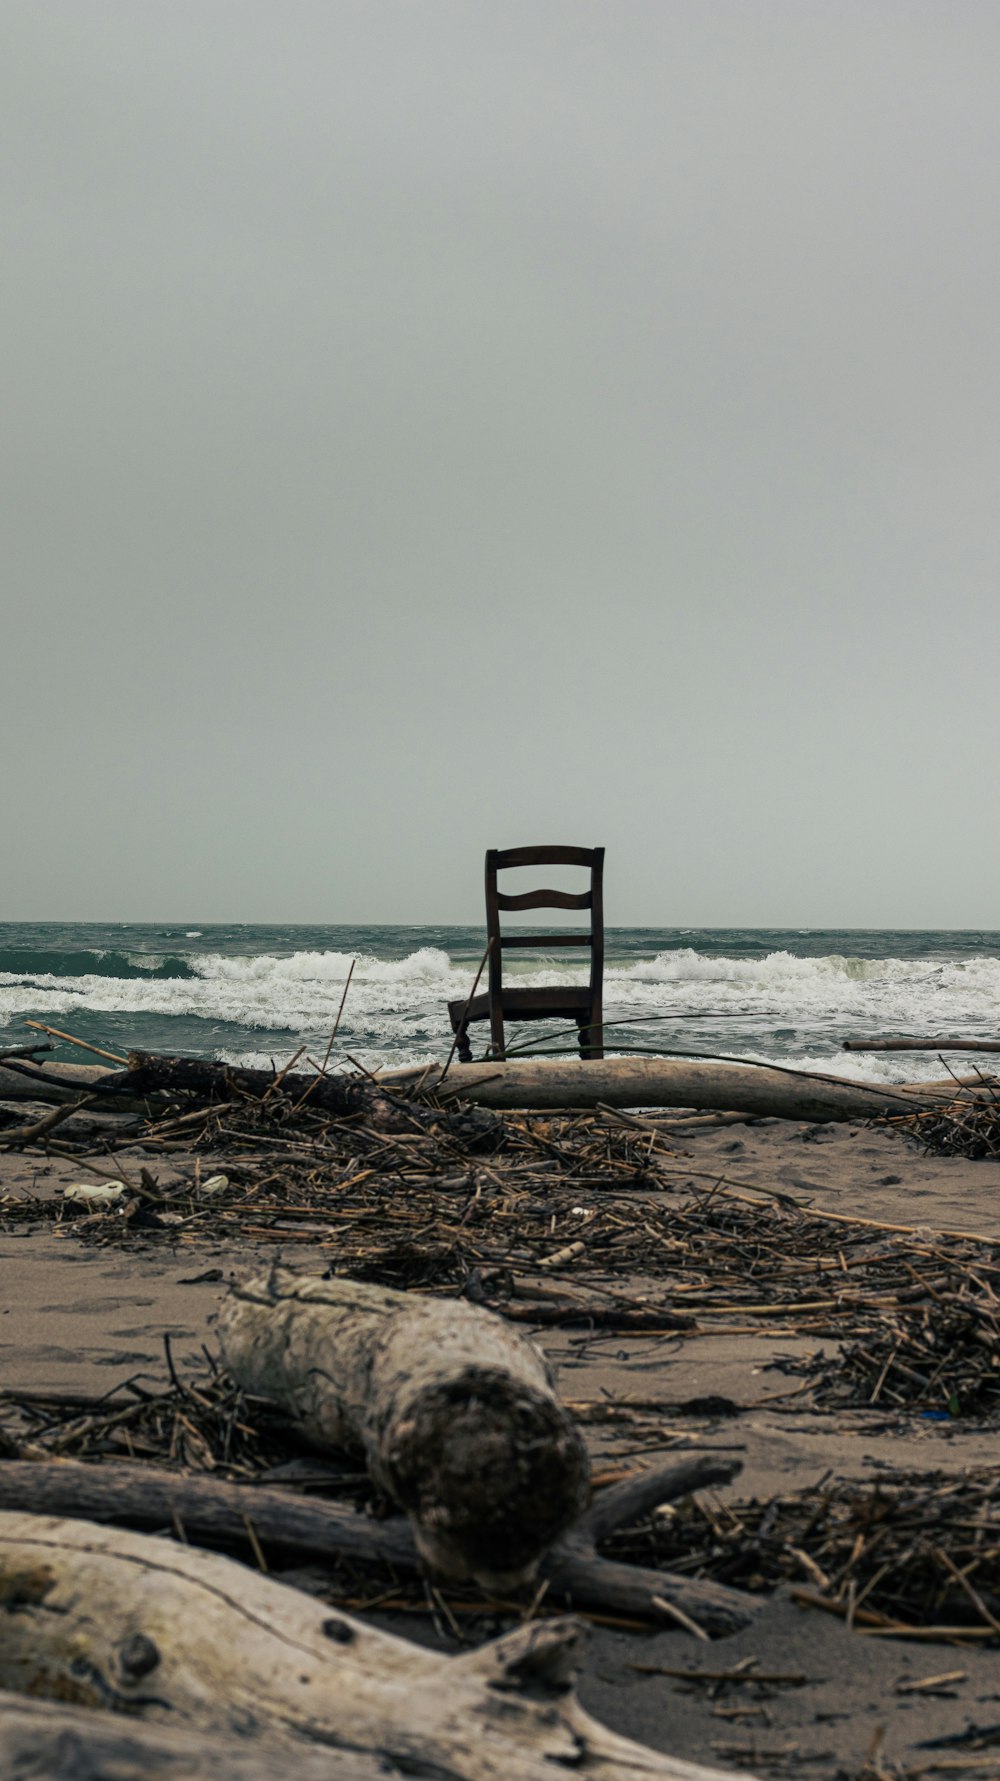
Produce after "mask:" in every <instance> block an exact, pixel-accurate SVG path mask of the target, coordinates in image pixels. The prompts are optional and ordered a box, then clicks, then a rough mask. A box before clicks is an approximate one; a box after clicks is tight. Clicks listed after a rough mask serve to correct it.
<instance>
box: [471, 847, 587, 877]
mask: <svg viewBox="0 0 1000 1781" xmlns="http://www.w3.org/2000/svg"><path fill="white" fill-rule="evenodd" d="M492 852H493V858H494V860H495V862H496V867H497V871H503V870H504V868H505V867H507V866H593V864H594V856H595V854H597V853H601V852H603V848H597V847H506V848H504V847H501V848H495V849H493V850H492Z"/></svg>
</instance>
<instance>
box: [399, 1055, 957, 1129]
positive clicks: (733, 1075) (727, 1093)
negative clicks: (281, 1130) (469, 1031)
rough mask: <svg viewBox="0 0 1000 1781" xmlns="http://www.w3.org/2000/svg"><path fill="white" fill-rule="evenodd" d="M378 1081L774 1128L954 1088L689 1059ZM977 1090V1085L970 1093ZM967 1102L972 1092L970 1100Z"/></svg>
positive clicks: (481, 1101)
mask: <svg viewBox="0 0 1000 1781" xmlns="http://www.w3.org/2000/svg"><path fill="white" fill-rule="evenodd" d="M379 1080H380V1081H381V1082H384V1083H386V1084H387V1085H388V1086H391V1087H393V1088H396V1089H399V1090H403V1091H405V1090H407V1089H413V1090H414V1091H416V1090H417V1088H418V1086H419V1087H420V1089H421V1091H422V1092H426V1093H434V1092H435V1090H436V1089H437V1087H438V1086H439V1085H440V1086H441V1093H442V1095H443V1096H445V1097H450V1096H456V1097H459V1098H461V1099H463V1100H468V1101H474V1102H475V1103H476V1105H477V1106H480V1107H495V1108H504V1107H510V1108H513V1107H541V1108H546V1107H548V1108H559V1107H595V1106H597V1104H598V1103H603V1104H605V1105H607V1106H609V1107H685V1108H691V1107H693V1108H698V1109H714V1110H721V1111H723V1112H742V1113H746V1114H749V1115H757V1116H760V1117H772V1118H776V1119H808V1120H824V1121H825V1120H864V1119H876V1118H879V1117H881V1116H882V1115H884V1114H887V1113H905V1112H906V1111H908V1110H910V1109H912V1108H913V1107H914V1105H921V1106H928V1105H932V1104H933V1103H935V1102H938V1101H942V1102H943V1101H953V1100H954V1099H955V1098H956V1089H957V1084H956V1082H955V1081H951V1082H948V1083H944V1084H943V1083H932V1082H918V1083H897V1084H895V1085H894V1086H892V1087H889V1086H888V1085H877V1084H874V1083H868V1082H846V1081H842V1080H841V1079H840V1078H839V1077H834V1076H821V1075H819V1074H816V1073H813V1072H811V1071H804V1070H782V1069H774V1068H772V1067H770V1066H768V1065H750V1064H729V1063H714V1062H708V1061H702V1060H700V1059H693V1058H659V1057H655V1058H604V1059H598V1058H587V1059H584V1060H582V1061H581V1060H579V1059H565V1060H564V1059H561V1058H535V1059H526V1060H525V1061H524V1062H517V1061H513V1062H512V1061H509V1060H508V1061H507V1062H506V1063H487V1064H453V1065H452V1067H451V1069H450V1070H449V1071H448V1073H447V1076H444V1073H443V1071H442V1070H440V1069H438V1068H437V1067H435V1068H434V1069H427V1068H422V1069H419V1070H418V1069H406V1070H387V1071H385V1072H383V1074H382V1075H381V1076H380V1078H379ZM978 1086H979V1088H980V1089H982V1087H983V1084H982V1083H981V1082H980V1083H979V1084H978ZM970 1092H971V1093H973V1094H974V1093H975V1085H974V1086H973V1087H972V1089H971V1090H970Z"/></svg>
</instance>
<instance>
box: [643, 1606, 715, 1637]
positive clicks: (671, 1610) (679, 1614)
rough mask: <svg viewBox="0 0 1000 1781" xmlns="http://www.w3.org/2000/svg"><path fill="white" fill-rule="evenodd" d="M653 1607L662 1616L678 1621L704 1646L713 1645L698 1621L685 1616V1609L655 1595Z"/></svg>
mask: <svg viewBox="0 0 1000 1781" xmlns="http://www.w3.org/2000/svg"><path fill="white" fill-rule="evenodd" d="M652 1605H653V1607H654V1608H657V1609H658V1610H659V1612H660V1613H661V1614H665V1615H666V1616H667V1619H668V1620H676V1622H677V1625H678V1626H682V1627H683V1628H684V1630H685V1632H689V1633H693V1634H694V1636H695V1638H696V1639H701V1641H702V1643H703V1644H705V1645H710V1644H711V1642H712V1641H711V1639H710V1638H709V1636H708V1634H707V1632H706V1631H705V1628H704V1627H703V1626H699V1625H698V1622H697V1621H696V1620H692V1619H691V1616H690V1614H685V1612H684V1610H683V1608H678V1606H677V1604H676V1602H668V1601H667V1600H666V1599H665V1598H664V1597H663V1596H661V1595H654V1596H653V1597H652Z"/></svg>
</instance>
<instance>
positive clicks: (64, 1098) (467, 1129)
mask: <svg viewBox="0 0 1000 1781" xmlns="http://www.w3.org/2000/svg"><path fill="white" fill-rule="evenodd" d="M279 1090H280V1092H281V1094H282V1095H283V1096H284V1097H285V1099H286V1100H290V1101H292V1102H293V1103H297V1104H299V1105H304V1106H306V1107H308V1108H309V1109H311V1110H315V1111H316V1112H319V1113H327V1114H329V1115H330V1116H331V1117H332V1118H334V1119H353V1118H360V1119H361V1120H363V1122H364V1123H365V1124H366V1125H369V1126H374V1127H375V1128H376V1129H378V1130H383V1131H407V1130H409V1131H414V1130H426V1129H427V1128H429V1127H433V1126H435V1125H439V1124H440V1125H443V1126H444V1128H445V1129H446V1130H447V1131H448V1132H449V1133H451V1134H452V1135H453V1136H455V1137H457V1138H460V1139H461V1140H462V1142H463V1143H464V1144H465V1145H466V1146H467V1147H468V1148H469V1149H476V1148H477V1147H480V1146H485V1147H486V1148H490V1147H491V1145H492V1141H493V1138H494V1132H495V1126H496V1121H495V1120H494V1119H493V1117H492V1116H491V1115H490V1114H489V1113H487V1112H484V1111H482V1110H480V1109H477V1108H474V1107H470V1106H464V1105H463V1106H456V1107H454V1108H449V1109H447V1110H446V1111H445V1112H443V1113H442V1112H441V1111H439V1110H438V1109H436V1108H431V1107H428V1106H427V1105H426V1104H425V1103H421V1102H417V1101H411V1100H408V1099H407V1097H406V1096H405V1094H403V1093H401V1092H400V1091H399V1090H396V1091H390V1089H389V1088H388V1086H383V1085H381V1084H380V1083H379V1082H377V1081H376V1080H375V1078H374V1077H371V1076H364V1075H362V1074H361V1073H360V1072H358V1073H355V1074H352V1075H346V1074H338V1073H335V1074H332V1075H330V1076H322V1075H320V1074H319V1072H318V1071H311V1072H309V1073H308V1074H306V1073H303V1072H301V1071H294V1072H288V1071H277V1072H275V1071H273V1070H247V1069H242V1068H240V1067H239V1066H237V1065H235V1064H220V1063H214V1062H213V1061H212V1060H211V1059H208V1058H187V1057H160V1056H158V1055H156V1054H154V1053H152V1052H145V1051H131V1052H129V1057H128V1068H127V1069H126V1070H106V1069H103V1068H101V1067H100V1066H94V1065H89V1064H51V1063H39V1064H35V1063H32V1062H30V1061H15V1060H14V1058H13V1057H12V1056H11V1055H10V1054H8V1058H7V1062H6V1063H4V1062H3V1061H2V1060H0V1100H9V1101H25V1100H32V1101H54V1102H56V1103H58V1104H60V1105H65V1104H67V1103H69V1102H73V1101H78V1100H79V1097H80V1096H81V1095H83V1094H86V1095H88V1096H92V1097H93V1102H92V1103H91V1104H93V1105H95V1106H100V1107H104V1108H111V1109H115V1110H117V1111H119V1112H134V1111H137V1110H142V1109H143V1108H144V1106H145V1104H146V1101H147V1098H148V1097H149V1096H151V1095H152V1096H154V1097H157V1098H158V1099H159V1100H162V1099H163V1097H164V1096H169V1097H173V1098H176V1097H177V1096H182V1097H185V1098H187V1099H191V1100H193V1101H194V1102H196V1103H200V1104H205V1105H210V1104H211V1103H212V1102H213V1101H229V1100H232V1098H233V1097H234V1095H235V1096H240V1095H242V1096H246V1097H248V1098H249V1099H251V1100H257V1101H262V1100H265V1099H267V1098H268V1097H269V1096H272V1095H274V1094H275V1093H277V1092H278V1091H279ZM0 1137H2V1133H0Z"/></svg>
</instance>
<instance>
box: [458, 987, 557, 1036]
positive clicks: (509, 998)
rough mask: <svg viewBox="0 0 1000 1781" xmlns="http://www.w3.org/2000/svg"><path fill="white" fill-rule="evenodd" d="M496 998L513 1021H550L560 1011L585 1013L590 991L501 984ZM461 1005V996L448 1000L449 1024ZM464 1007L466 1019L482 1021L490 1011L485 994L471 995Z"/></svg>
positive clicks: (462, 1008)
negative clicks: (518, 986)
mask: <svg viewBox="0 0 1000 1781" xmlns="http://www.w3.org/2000/svg"><path fill="white" fill-rule="evenodd" d="M500 997H501V1003H502V1006H503V1011H504V1014H509V1015H510V1016H511V1017H512V1019H514V1020H553V1019H556V1018H558V1016H559V1015H561V1014H564V1015H567V1016H571V1015H572V1016H574V1017H575V1016H576V1015H577V1014H586V1013H587V1012H589V1009H590V1005H591V993H590V990H589V989H587V987H586V986H584V987H583V988H577V986H576V985H575V984H567V985H566V987H565V988H564V989H563V988H561V987H560V986H559V985H558V984H552V985H548V984H547V985H546V986H545V987H544V988H543V989H508V988H507V986H506V984H505V985H504V987H503V989H502V990H501V991H500ZM465 1007H466V1004H465V1002H464V1001H463V1000H461V999H459V1000H458V1001H457V1002H449V1003H448V1014H449V1016H450V1019H451V1023H452V1026H453V1027H456V1026H457V1025H458V1022H459V1021H460V1020H461V1018H462V1015H463V1014H464V1013H465ZM468 1007H469V1012H468V1019H469V1020H485V1019H486V1018H487V1017H488V1015H489V1012H490V998H489V994H488V993H487V994H485V995H480V996H473V998H472V1001H471V1002H470V1003H469V1005H468Z"/></svg>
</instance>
